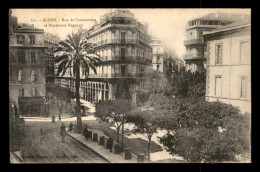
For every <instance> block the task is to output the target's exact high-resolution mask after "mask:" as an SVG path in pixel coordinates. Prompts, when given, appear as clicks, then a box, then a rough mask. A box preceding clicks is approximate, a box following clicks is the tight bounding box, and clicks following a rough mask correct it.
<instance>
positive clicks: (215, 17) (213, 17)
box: [190, 12, 250, 21]
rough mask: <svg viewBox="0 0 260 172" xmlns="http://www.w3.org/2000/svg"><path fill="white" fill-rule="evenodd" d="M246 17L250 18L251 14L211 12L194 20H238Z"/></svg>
mask: <svg viewBox="0 0 260 172" xmlns="http://www.w3.org/2000/svg"><path fill="white" fill-rule="evenodd" d="M244 18H250V15H245V14H231V13H230V14H228V13H220V12H216V13H210V14H208V15H205V16H203V17H198V18H194V19H192V20H190V21H193V20H218V21H238V20H241V19H244Z"/></svg>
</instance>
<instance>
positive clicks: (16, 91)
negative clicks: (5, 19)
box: [9, 13, 46, 116]
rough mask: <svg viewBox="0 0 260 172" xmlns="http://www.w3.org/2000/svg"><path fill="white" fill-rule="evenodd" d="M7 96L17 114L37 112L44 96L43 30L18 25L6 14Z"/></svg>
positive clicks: (39, 111)
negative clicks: (8, 29)
mask: <svg viewBox="0 0 260 172" xmlns="http://www.w3.org/2000/svg"><path fill="white" fill-rule="evenodd" d="M9 17H10V23H9V28H10V32H9V62H10V63H9V91H10V93H9V97H10V103H11V104H13V105H15V106H17V107H18V109H19V112H20V113H21V114H26V115H33V116H34V115H40V114H41V113H42V112H43V109H42V107H41V104H40V103H41V102H42V101H43V97H44V96H46V85H45V56H44V48H45V46H44V31H43V30H42V29H36V28H34V26H33V25H26V24H22V25H20V24H18V22H17V17H12V16H11V13H10V16H9Z"/></svg>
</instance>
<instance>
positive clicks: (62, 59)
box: [54, 32, 101, 132]
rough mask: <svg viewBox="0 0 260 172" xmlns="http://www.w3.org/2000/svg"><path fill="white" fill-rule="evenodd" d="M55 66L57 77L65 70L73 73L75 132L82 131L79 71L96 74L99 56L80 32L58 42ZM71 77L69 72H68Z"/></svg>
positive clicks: (85, 73)
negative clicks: (56, 67)
mask: <svg viewBox="0 0 260 172" xmlns="http://www.w3.org/2000/svg"><path fill="white" fill-rule="evenodd" d="M54 53H55V57H56V58H55V59H54V62H55V64H57V65H58V70H57V76H59V74H60V73H61V72H62V76H63V75H64V74H65V72H66V70H67V69H71V68H72V71H73V75H72V76H75V80H76V84H75V86H76V92H75V97H76V107H75V112H76V116H77V132H80V131H81V129H82V123H81V114H80V94H79V87H80V69H82V74H83V75H85V77H86V78H87V76H88V75H89V70H90V69H92V70H93V71H94V73H95V74H96V73H97V72H96V67H97V66H98V65H99V63H100V62H101V61H100V59H99V58H98V57H99V55H98V54H96V53H95V49H94V45H93V44H91V43H88V42H87V39H86V38H83V36H82V34H81V32H79V33H76V34H74V33H72V34H68V35H67V38H66V39H65V41H61V42H59V47H58V48H57V50H55V51H54ZM70 75H71V70H70Z"/></svg>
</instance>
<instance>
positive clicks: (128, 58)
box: [100, 55, 152, 63]
mask: <svg viewBox="0 0 260 172" xmlns="http://www.w3.org/2000/svg"><path fill="white" fill-rule="evenodd" d="M108 59H109V58H108V56H103V57H102V56H101V57H100V60H101V61H103V62H106V61H132V62H134V61H139V62H146V63H151V62H152V61H151V60H149V59H145V58H144V57H141V56H118V55H115V56H112V57H110V60H108Z"/></svg>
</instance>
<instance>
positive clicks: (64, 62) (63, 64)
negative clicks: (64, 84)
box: [57, 59, 69, 76]
mask: <svg viewBox="0 0 260 172" xmlns="http://www.w3.org/2000/svg"><path fill="white" fill-rule="evenodd" d="M68 61H69V59H64V60H63V61H62V62H61V63H60V64H59V65H58V70H57V76H59V74H60V73H61V71H63V69H64V67H65V65H66V64H67V62H68Z"/></svg>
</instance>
